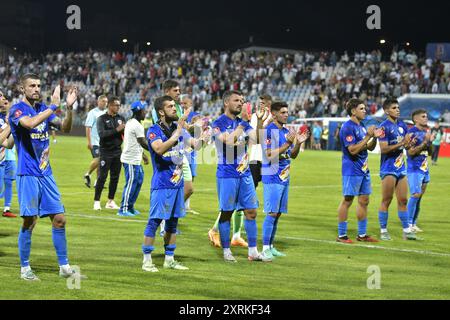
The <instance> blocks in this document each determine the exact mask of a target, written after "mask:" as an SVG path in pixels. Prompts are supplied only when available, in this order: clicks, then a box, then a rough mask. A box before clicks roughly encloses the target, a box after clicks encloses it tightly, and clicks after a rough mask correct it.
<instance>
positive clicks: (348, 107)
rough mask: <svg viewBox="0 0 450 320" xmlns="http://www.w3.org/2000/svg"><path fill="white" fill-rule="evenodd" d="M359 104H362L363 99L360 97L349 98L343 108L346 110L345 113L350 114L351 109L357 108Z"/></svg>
mask: <svg viewBox="0 0 450 320" xmlns="http://www.w3.org/2000/svg"><path fill="white" fill-rule="evenodd" d="M360 104H364V101H362V100H361V99H356V98H351V99H350V100H348V101H347V103H346V104H345V110H346V111H347V114H348V115H349V116H351V115H352V110H353V109H355V108H357V107H358V106H359V105H360Z"/></svg>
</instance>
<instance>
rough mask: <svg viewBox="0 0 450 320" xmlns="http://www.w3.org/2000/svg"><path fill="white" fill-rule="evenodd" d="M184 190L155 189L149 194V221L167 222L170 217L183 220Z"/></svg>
mask: <svg viewBox="0 0 450 320" xmlns="http://www.w3.org/2000/svg"><path fill="white" fill-rule="evenodd" d="M185 215H186V210H185V208H184V188H177V189H157V190H152V191H151V194H150V219H163V220H169V219H170V218H172V217H175V218H183V217H184V216H185Z"/></svg>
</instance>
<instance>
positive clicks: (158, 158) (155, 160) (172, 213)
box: [142, 96, 207, 272]
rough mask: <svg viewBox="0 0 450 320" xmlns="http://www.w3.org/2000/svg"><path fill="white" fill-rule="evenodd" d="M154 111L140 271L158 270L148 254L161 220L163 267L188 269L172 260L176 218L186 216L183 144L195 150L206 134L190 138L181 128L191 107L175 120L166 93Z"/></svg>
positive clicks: (150, 138) (171, 102)
mask: <svg viewBox="0 0 450 320" xmlns="http://www.w3.org/2000/svg"><path fill="white" fill-rule="evenodd" d="M155 110H156V113H157V116H158V118H159V119H158V121H157V123H156V124H154V125H153V126H151V127H150V128H149V129H148V132H147V140H148V144H149V151H150V155H151V158H152V165H153V176H152V184H151V194H150V217H149V220H148V223H147V226H146V228H145V231H144V244H143V245H142V252H143V254H144V260H143V264H142V270H144V271H148V272H158V268H157V267H156V265H155V264H154V263H153V260H152V256H151V254H152V252H153V251H154V249H155V248H154V242H155V233H156V229H157V228H158V227H159V225H160V224H161V221H163V220H164V221H165V225H164V231H165V232H164V249H165V260H164V265H163V267H164V268H167V269H175V270H188V268H187V267H185V266H183V265H182V264H181V263H179V262H178V261H176V260H175V259H174V252H175V249H176V231H177V226H178V220H179V219H180V218H183V217H184V216H185V215H186V211H185V206H184V179H183V169H182V167H183V157H184V152H185V148H186V146H187V145H189V146H190V147H192V148H194V149H197V150H198V149H199V148H200V147H201V146H202V144H203V143H204V142H205V141H206V140H207V136H203V135H202V136H200V138H199V139H198V140H197V139H193V138H191V135H190V134H189V133H188V132H187V131H186V130H185V129H184V126H185V122H186V119H187V117H188V115H189V113H190V111H191V110H190V109H187V110H185V113H184V114H183V115H182V117H181V119H179V118H178V115H177V109H176V106H175V100H174V99H173V98H171V97H170V96H163V97H160V98H157V99H156V100H155Z"/></svg>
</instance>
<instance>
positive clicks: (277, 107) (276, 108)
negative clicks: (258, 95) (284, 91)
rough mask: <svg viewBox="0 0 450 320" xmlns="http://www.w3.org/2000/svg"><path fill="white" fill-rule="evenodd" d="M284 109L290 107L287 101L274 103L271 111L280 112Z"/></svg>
mask: <svg viewBox="0 0 450 320" xmlns="http://www.w3.org/2000/svg"><path fill="white" fill-rule="evenodd" d="M282 108H288V109H289V106H288V104H287V103H286V102H285V101H277V102H274V103H273V104H272V106H271V107H270V110H271V111H277V112H278V111H280V110H281V109H282Z"/></svg>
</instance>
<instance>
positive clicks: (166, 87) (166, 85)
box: [162, 79, 179, 92]
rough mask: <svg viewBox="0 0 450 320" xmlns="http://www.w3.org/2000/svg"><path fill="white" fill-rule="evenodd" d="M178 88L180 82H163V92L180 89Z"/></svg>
mask: <svg viewBox="0 0 450 320" xmlns="http://www.w3.org/2000/svg"><path fill="white" fill-rule="evenodd" d="M178 86H179V84H178V81H175V80H171V79H169V80H166V81H164V82H163V84H162V90H163V92H166V91H167V90H170V89H172V88H175V87H178Z"/></svg>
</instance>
